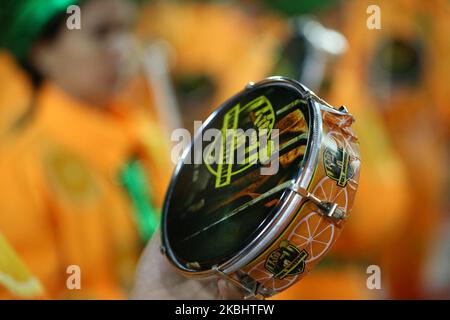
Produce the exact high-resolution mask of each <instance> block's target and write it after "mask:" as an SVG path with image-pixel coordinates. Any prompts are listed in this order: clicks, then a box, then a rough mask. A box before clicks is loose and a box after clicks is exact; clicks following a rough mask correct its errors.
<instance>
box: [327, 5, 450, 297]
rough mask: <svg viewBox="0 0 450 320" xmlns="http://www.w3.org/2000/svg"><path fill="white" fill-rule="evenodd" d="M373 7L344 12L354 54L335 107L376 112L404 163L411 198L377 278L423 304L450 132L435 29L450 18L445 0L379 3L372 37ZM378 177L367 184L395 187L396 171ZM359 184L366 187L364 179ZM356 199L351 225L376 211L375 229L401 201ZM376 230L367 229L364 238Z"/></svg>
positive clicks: (381, 196) (382, 194)
mask: <svg viewBox="0 0 450 320" xmlns="http://www.w3.org/2000/svg"><path fill="white" fill-rule="evenodd" d="M371 4H372V2H370V1H359V0H355V1H351V2H349V3H348V4H347V5H346V7H345V17H346V20H345V22H346V23H345V26H344V28H343V33H344V34H345V36H346V37H347V39H348V41H349V46H350V48H352V49H351V50H350V51H349V52H348V54H347V55H346V56H345V57H344V59H343V61H342V63H341V65H340V67H339V68H338V72H337V78H336V79H335V80H336V84H335V88H334V97H336V101H342V99H344V98H345V99H349V97H350V100H351V101H352V102H349V104H350V103H351V105H352V106H360V107H367V108H371V109H372V112H377V113H379V114H380V115H381V116H382V119H383V122H384V124H385V126H386V128H387V129H388V134H389V139H390V140H391V141H392V145H393V146H394V148H395V151H396V153H397V154H398V155H399V156H400V158H401V161H402V162H403V166H404V168H405V169H406V181H407V184H408V189H409V190H408V193H409V194H410V196H409V202H408V203H407V208H406V210H407V216H406V217H405V218H404V219H403V220H398V219H397V223H395V224H393V225H392V226H391V229H392V232H393V233H391V236H392V235H393V236H394V237H393V238H392V237H391V241H390V242H389V243H387V244H388V245H386V246H385V247H384V249H383V251H382V254H383V264H382V267H383V268H382V271H383V274H384V275H385V280H388V281H387V282H386V284H387V287H388V288H386V289H388V293H389V294H390V295H389V297H392V298H424V297H425V296H424V283H423V282H424V279H425V278H426V277H425V266H426V264H427V259H428V257H429V256H430V254H431V250H432V248H431V245H432V244H433V243H435V242H436V237H437V232H438V230H439V229H438V227H439V224H440V222H441V221H443V217H442V214H443V212H444V199H445V194H444V186H445V179H446V178H448V175H447V173H446V172H447V168H446V167H448V165H447V163H448V160H446V154H445V149H444V146H445V139H444V128H445V126H447V128H448V122H447V123H445V121H448V96H449V95H448V89H444V88H446V87H448V85H447V84H448V81H446V80H445V79H448V73H449V71H450V70H449V68H448V66H449V64H448V61H449V60H448V54H447V55H446V54H445V52H448V51H445V48H447V50H448V44H449V41H448V36H447V35H443V34H442V32H445V31H443V30H440V28H441V27H442V26H443V25H445V24H446V22H444V20H445V21H447V22H448V14H449V12H450V11H449V7H448V4H447V3H446V2H445V1H439V0H436V1H430V2H426V3H425V2H421V1H409V0H408V1H403V0H399V1H378V2H377V5H378V6H379V8H380V10H381V29H379V30H378V29H374V30H370V29H369V28H367V27H365V26H366V23H367V19H368V17H369V14H368V13H367V8H368V6H369V5H371ZM446 30H447V31H448V28H447V29H446ZM357 119H358V121H359V123H360V125H361V126H362V125H365V124H363V123H362V122H361V121H360V118H357ZM371 123H372V121H370V122H368V125H369V127H367V128H370V124H371ZM358 133H360V132H358ZM360 136H361V140H362V139H364V137H363V136H362V135H361V133H360ZM375 138H377V137H375ZM364 145H365V143H362V144H361V146H362V147H364ZM366 145H367V144H366ZM368 151H369V152H370V155H371V156H372V159H380V160H381V161H385V159H386V156H387V155H386V153H385V152H384V149H380V148H374V149H371V150H368ZM368 155H369V154H368ZM363 158H364V153H363ZM364 161H365V162H364V164H365V168H364V169H365V170H363V172H367V169H368V168H367V164H368V162H369V161H371V159H370V158H368V157H366V158H364ZM380 170H381V171H380V172H378V173H376V172H373V175H372V176H371V178H370V180H368V181H370V183H371V184H373V183H374V181H375V182H377V181H380V179H381V178H382V177H385V178H387V180H386V182H388V183H391V184H394V183H396V181H398V171H397V170H393V171H388V168H386V167H384V166H380ZM387 172H389V174H387ZM361 180H362V183H361V187H363V186H364V184H363V182H364V180H363V177H362V178H361ZM388 190H391V191H388ZM360 191H362V190H360ZM358 197H359V199H360V200H362V198H364V200H365V201H364V202H361V206H360V208H359V209H356V208H355V214H354V217H352V219H354V221H355V222H356V221H357V219H358V216H359V215H362V214H364V212H365V211H366V212H367V210H370V211H374V212H373V215H374V216H373V217H374V221H372V222H377V221H378V222H380V221H389V220H393V219H394V217H395V216H396V215H398V212H395V211H394V212H392V213H389V214H388V211H387V210H386V205H387V204H390V203H392V204H394V203H397V202H398V201H399V193H397V192H394V190H392V189H386V188H383V189H379V192H374V193H372V195H371V196H370V197H367V198H365V197H364V195H362V194H361V193H360V194H359V195H358ZM401 197H402V195H400V198H401ZM389 212H390V211H389ZM392 214H394V215H392ZM394 220H395V219H394ZM375 226H376V224H373V223H370V224H367V230H368V231H369V234H371V233H372V232H373V231H375V230H376V229H375ZM355 243H361V242H358V241H355Z"/></svg>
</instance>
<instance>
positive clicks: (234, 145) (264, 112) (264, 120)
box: [162, 80, 312, 272]
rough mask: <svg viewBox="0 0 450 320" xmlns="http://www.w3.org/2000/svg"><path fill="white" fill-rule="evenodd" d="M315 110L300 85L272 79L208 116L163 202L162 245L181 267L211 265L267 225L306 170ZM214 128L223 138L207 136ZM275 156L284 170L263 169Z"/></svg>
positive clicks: (206, 267) (203, 268)
mask: <svg viewBox="0 0 450 320" xmlns="http://www.w3.org/2000/svg"><path fill="white" fill-rule="evenodd" d="M311 110H312V109H311V107H310V106H309V105H308V102H307V101H306V100H305V99H304V97H302V93H301V91H300V90H299V89H297V88H295V87H294V86H292V85H288V84H286V83H284V82H282V81H276V80H274V81H269V82H266V83H264V84H260V85H256V86H254V87H252V88H250V89H246V90H245V91H243V92H241V93H240V94H238V95H237V96H235V97H233V98H231V99H230V100H228V101H227V102H226V103H224V105H223V106H222V107H221V108H219V110H218V111H216V112H215V113H214V114H213V115H212V116H211V117H210V118H209V119H208V121H207V122H206V124H205V126H204V127H203V128H202V129H201V132H200V133H199V134H197V135H196V138H195V139H194V142H193V143H192V144H191V147H190V149H189V152H187V153H185V156H184V158H183V159H182V162H181V163H180V164H179V165H178V167H177V170H176V172H175V175H174V177H173V179H172V183H171V186H170V188H169V192H168V193H167V196H166V200H165V204H164V208H163V228H162V230H163V241H164V246H165V247H166V250H167V252H168V254H169V257H171V259H172V260H173V261H174V263H175V264H176V265H177V266H178V267H180V268H182V269H184V270H186V271H188V272H198V271H206V270H210V269H211V268H212V267H213V266H215V265H219V264H221V263H223V262H226V261H227V260H229V259H230V258H231V257H233V256H234V255H236V254H237V253H238V252H239V251H241V250H242V249H243V248H245V247H246V245H248V244H249V243H250V241H251V240H253V239H255V237H256V236H257V235H258V234H259V233H260V232H261V231H262V230H263V229H264V228H265V227H266V226H267V225H268V224H269V222H270V221H271V219H272V218H273V217H274V216H275V215H276V214H277V212H279V209H280V206H281V204H282V203H283V198H284V197H285V196H287V195H288V193H289V192H288V191H286V186H287V185H288V184H289V182H290V181H292V180H293V179H296V178H298V176H299V175H300V173H301V171H302V168H303V165H304V163H303V162H304V161H303V160H304V159H305V158H306V155H307V152H308V149H309V147H308V146H309V144H308V142H309V140H310V131H311V130H310V123H311V117H312V116H311V114H312V111H311ZM208 129H218V130H215V131H216V132H219V133H220V132H221V135H219V136H220V137H221V139H212V141H211V142H209V141H205V138H204V136H205V134H206V133H207V132H208ZM226 129H228V131H227V130H226ZM231 129H242V130H243V131H244V132H245V131H246V130H248V129H253V130H250V131H247V134H244V135H242V131H241V132H239V130H236V131H233V130H231ZM209 132H214V130H209ZM226 132H228V133H226ZM229 132H233V134H232V135H231V134H229ZM254 132H256V133H254ZM261 133H267V135H266V136H267V138H268V141H269V142H268V143H264V141H263V140H262V139H261V138H260V137H259V134H261ZM202 138H203V142H201V140H202ZM255 139H256V140H255ZM263 139H264V138H263ZM277 139H278V146H277ZM270 141H272V143H271V142H270ZM199 146H200V147H199ZM195 149H197V151H195ZM255 149H256V150H255ZM199 150H200V152H199ZM274 150H278V154H277V153H274ZM199 154H200V156H199ZM238 154H239V155H240V156H238ZM231 155H233V157H231ZM265 155H267V156H265ZM270 156H271V158H270ZM269 158H270V159H269ZM199 159H200V162H201V163H198V162H199V161H198V160H199ZM230 159H233V160H234V161H231V160H230ZM194 160H197V161H194ZM263 162H264V163H263ZM277 162H278V170H271V171H270V170H269V172H265V174H263V171H262V170H261V169H264V168H265V169H268V168H269V167H271V168H274V166H275V167H276V163H277ZM267 173H269V174H267ZM266 174H267V175H266Z"/></svg>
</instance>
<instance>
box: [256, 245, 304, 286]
mask: <svg viewBox="0 0 450 320" xmlns="http://www.w3.org/2000/svg"><path fill="white" fill-rule="evenodd" d="M307 258H308V252H307V251H306V250H304V249H303V250H300V249H298V248H297V247H296V246H294V245H292V244H291V243H289V241H287V240H283V241H282V242H281V243H280V247H279V248H278V249H276V250H274V251H272V253H271V254H270V255H269V257H268V258H267V261H266V264H265V268H266V269H267V270H268V271H269V272H271V273H272V274H273V277H274V278H275V279H279V280H281V279H284V278H286V277H287V276H294V275H297V274H301V273H303V272H304V271H305V265H306V263H305V260H306V259H307Z"/></svg>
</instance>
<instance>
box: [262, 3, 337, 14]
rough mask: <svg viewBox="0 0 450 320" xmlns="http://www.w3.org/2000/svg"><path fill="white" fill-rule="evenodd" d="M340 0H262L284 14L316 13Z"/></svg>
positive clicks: (269, 6)
mask: <svg viewBox="0 0 450 320" xmlns="http://www.w3.org/2000/svg"><path fill="white" fill-rule="evenodd" d="M339 1H340V0H262V2H263V3H264V5H266V6H267V7H268V8H270V9H272V10H274V11H278V12H280V13H282V14H284V15H288V16H291V15H298V14H305V13H317V12H319V11H321V10H324V9H327V8H329V7H332V6H334V5H336V4H337V3H338V2H339Z"/></svg>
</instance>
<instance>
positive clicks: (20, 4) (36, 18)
mask: <svg viewBox="0 0 450 320" xmlns="http://www.w3.org/2000/svg"><path fill="white" fill-rule="evenodd" d="M79 2H80V1H79V0H2V1H1V2H0V48H5V49H7V50H9V51H10V52H11V53H12V54H13V55H14V56H15V57H16V59H18V60H19V61H24V60H25V59H26V57H27V54H28V51H29V50H30V48H31V46H32V44H33V42H34V41H35V40H36V39H37V38H39V35H40V34H41V33H42V32H44V31H45V28H46V26H47V24H48V23H49V22H50V21H51V20H52V19H54V18H55V17H57V16H58V15H60V14H64V13H66V12H67V8H68V7H69V6H71V5H74V4H79Z"/></svg>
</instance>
